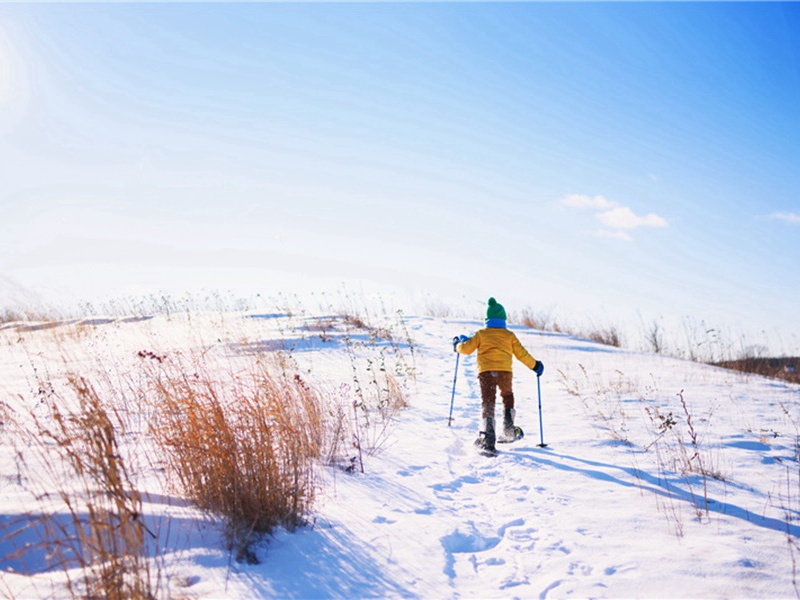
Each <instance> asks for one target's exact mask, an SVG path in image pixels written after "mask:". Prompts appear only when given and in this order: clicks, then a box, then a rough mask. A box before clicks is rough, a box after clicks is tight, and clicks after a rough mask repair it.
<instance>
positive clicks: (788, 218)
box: [767, 212, 800, 225]
mask: <svg viewBox="0 0 800 600" xmlns="http://www.w3.org/2000/svg"><path fill="white" fill-rule="evenodd" d="M767 218H769V219H775V220H776V221H785V222H786V223H791V224H793V225H800V215H798V214H797V213H793V212H776V213H772V214H771V215H769V217H767Z"/></svg>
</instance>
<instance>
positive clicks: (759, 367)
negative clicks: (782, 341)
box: [713, 357, 800, 383]
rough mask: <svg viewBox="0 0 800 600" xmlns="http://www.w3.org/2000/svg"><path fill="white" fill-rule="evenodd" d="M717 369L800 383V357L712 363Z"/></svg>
mask: <svg viewBox="0 0 800 600" xmlns="http://www.w3.org/2000/svg"><path fill="white" fill-rule="evenodd" d="M713 364H715V365H716V366H718V367H724V368H726V369H733V370H735V371H742V372H744V373H754V374H756V375H763V376H765V377H774V378H777V379H783V380H785V381H788V382H790V383H800V357H792V358H755V357H750V358H743V359H739V360H729V361H722V362H717V363H713Z"/></svg>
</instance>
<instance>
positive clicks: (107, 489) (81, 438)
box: [6, 375, 157, 600]
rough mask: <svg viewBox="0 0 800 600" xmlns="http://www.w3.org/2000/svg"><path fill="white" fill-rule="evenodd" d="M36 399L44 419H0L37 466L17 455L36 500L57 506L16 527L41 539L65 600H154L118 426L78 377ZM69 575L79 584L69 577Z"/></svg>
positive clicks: (138, 507)
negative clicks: (37, 489)
mask: <svg viewBox="0 0 800 600" xmlns="http://www.w3.org/2000/svg"><path fill="white" fill-rule="evenodd" d="M40 395H42V397H43V398H42V402H43V403H44V404H46V407H47V411H46V413H45V415H44V416H39V415H37V414H36V411H35V409H34V410H32V411H31V412H30V414H28V415H24V416H23V415H11V416H10V417H7V418H9V421H10V423H9V425H10V428H11V429H13V432H14V434H15V435H16V436H17V440H19V441H21V443H22V444H23V446H24V447H25V448H28V449H33V451H34V452H33V453H32V455H31V454H27V458H28V459H38V460H35V461H34V463H33V464H31V465H28V464H27V463H26V462H25V458H24V456H26V453H18V456H20V457H21V463H22V464H21V468H22V469H23V470H25V471H26V472H27V475H29V476H31V477H32V478H33V479H34V481H36V483H37V485H42V486H45V490H44V494H43V495H42V496H40V497H43V498H46V497H48V496H49V492H50V491H51V490H53V489H55V490H56V494H57V497H58V499H59V500H60V502H61V504H60V506H59V507H58V509H57V510H54V511H52V512H49V511H45V512H44V514H43V515H42V516H35V515H29V516H26V517H25V516H24V517H23V518H24V520H26V521H28V522H29V523H31V525H30V526H34V527H36V528H38V530H39V531H40V532H41V538H42V539H41V540H40V541H39V545H40V547H41V548H43V549H45V550H46V551H47V553H48V555H49V557H50V558H49V562H50V564H51V567H53V568H60V569H61V570H63V572H64V573H65V575H66V582H67V587H68V590H69V592H70V594H72V595H73V596H80V597H89V598H109V599H112V600H113V599H120V600H121V599H123V598H135V599H136V598H152V597H154V595H155V592H156V589H155V586H156V583H157V577H154V576H153V574H152V573H151V569H150V561H149V559H148V556H149V552H150V550H151V545H152V544H150V539H152V538H154V536H153V534H151V533H150V531H149V530H148V528H147V526H146V524H145V523H144V518H143V516H142V499H141V495H140V493H139V492H138V491H136V490H135V489H134V486H133V484H132V482H131V476H130V473H129V471H128V468H127V466H126V464H125V461H124V460H123V457H122V454H121V452H120V447H119V444H118V435H119V434H120V433H121V428H122V425H121V422H120V421H119V419H118V418H117V415H115V414H114V413H113V412H112V411H110V409H109V408H108V407H107V406H106V405H105V403H104V402H103V401H102V400H101V398H100V396H99V395H98V393H97V392H96V391H95V389H94V388H93V387H92V385H91V384H90V383H89V382H88V381H87V380H85V379H84V378H82V377H78V376H76V375H69V376H68V377H67V385H66V388H65V391H64V392H55V391H54V389H53V386H52V385H50V384H49V383H47V384H42V385H41V386H40ZM6 412H10V411H9V409H7V410H6ZM20 480H22V476H20ZM30 550H31V548H29V547H28V548H23V549H22V550H21V553H23V554H24V552H26V551H30ZM23 558H24V557H23ZM76 568H77V569H78V570H79V572H80V573H81V574H82V577H81V578H79V579H75V578H74V569H76Z"/></svg>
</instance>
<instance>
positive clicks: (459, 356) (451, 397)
mask: <svg viewBox="0 0 800 600" xmlns="http://www.w3.org/2000/svg"><path fill="white" fill-rule="evenodd" d="M459 358H461V354H458V353H456V372H455V373H454V374H453V393H452V394H451V395H450V416H449V417H448V418H447V426H448V427H450V424H451V423H452V422H453V402H454V401H455V399H456V378H457V377H458V359H459Z"/></svg>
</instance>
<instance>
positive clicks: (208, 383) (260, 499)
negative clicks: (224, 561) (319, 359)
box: [146, 358, 327, 560]
mask: <svg viewBox="0 0 800 600" xmlns="http://www.w3.org/2000/svg"><path fill="white" fill-rule="evenodd" d="M146 368H147V369H148V371H149V374H150V375H151V377H150V380H151V382H152V385H153V390H152V391H153V393H154V396H153V398H152V400H153V402H154V409H156V410H157V417H156V422H155V423H154V426H153V428H152V435H153V436H154V437H155V439H156V441H157V443H158V445H159V446H160V447H161V448H162V449H163V451H164V453H165V456H166V461H167V464H168V470H169V472H170V474H171V476H172V478H173V480H174V481H176V482H177V484H178V485H179V487H180V489H181V491H182V493H183V494H184V495H185V496H186V497H188V498H190V499H191V500H192V501H193V502H195V503H196V504H197V505H198V506H200V507H201V508H203V509H206V510H210V511H213V512H215V513H218V514H221V515H223V516H224V518H225V519H226V523H227V534H228V536H229V541H230V543H231V545H232V546H231V547H232V548H234V549H236V551H237V554H238V558H240V559H246V560H253V559H254V557H253V556H252V554H251V552H250V545H251V542H252V541H253V540H255V539H256V538H257V537H258V535H259V534H263V533H269V532H271V531H272V530H273V528H275V527H277V526H284V527H287V528H289V529H293V528H294V527H296V526H298V525H300V524H302V523H304V516H305V515H306V514H307V512H308V511H309V509H310V507H311V504H312V501H313V499H314V492H315V482H314V463H315V460H316V459H317V458H318V457H319V456H320V454H321V453H322V450H323V447H324V446H325V444H326V431H327V430H326V428H325V426H324V419H323V415H324V411H323V405H322V399H321V396H320V394H319V392H317V391H316V390H315V389H314V388H313V387H311V386H310V385H309V384H308V383H306V382H305V381H304V380H303V379H302V378H301V377H300V375H298V374H296V373H295V374H292V373H291V372H290V371H287V370H284V369H282V368H281V366H280V365H275V364H272V363H269V362H267V361H266V360H265V359H260V360H254V361H253V362H252V364H251V365H250V366H249V368H247V369H245V370H243V371H240V372H224V371H216V373H215V370H214V369H213V368H212V367H211V365H208V364H204V363H203V361H202V358H201V359H199V362H197V361H195V362H194V364H191V365H190V364H186V363H185V362H182V361H179V360H177V359H175V358H168V359H166V360H163V361H156V362H153V361H150V363H149V364H148V366H147V367H146Z"/></svg>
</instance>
